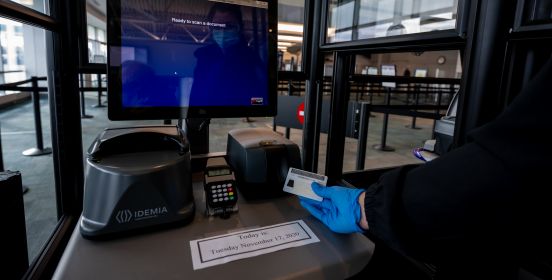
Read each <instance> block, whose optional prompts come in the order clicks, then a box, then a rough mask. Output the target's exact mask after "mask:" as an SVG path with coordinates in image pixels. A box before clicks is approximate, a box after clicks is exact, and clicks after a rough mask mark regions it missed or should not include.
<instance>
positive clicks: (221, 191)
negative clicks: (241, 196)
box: [207, 183, 237, 206]
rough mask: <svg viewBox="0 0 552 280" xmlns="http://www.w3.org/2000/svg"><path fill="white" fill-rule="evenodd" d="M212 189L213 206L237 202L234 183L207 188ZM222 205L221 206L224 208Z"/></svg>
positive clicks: (211, 199)
mask: <svg viewBox="0 0 552 280" xmlns="http://www.w3.org/2000/svg"><path fill="white" fill-rule="evenodd" d="M207 189H210V190H211V191H210V194H211V195H210V197H209V199H210V201H211V203H210V204H213V206H216V205H217V204H219V203H221V202H222V203H223V204H222V205H225V204H227V203H232V202H235V201H236V199H237V197H236V195H235V190H234V186H233V184H232V183H224V184H216V185H211V187H209V188H207ZM222 205H221V206H222Z"/></svg>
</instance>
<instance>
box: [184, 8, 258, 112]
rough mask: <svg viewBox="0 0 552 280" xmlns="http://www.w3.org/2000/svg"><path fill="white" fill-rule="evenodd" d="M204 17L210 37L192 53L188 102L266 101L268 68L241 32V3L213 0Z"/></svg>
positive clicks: (247, 103) (246, 103)
mask: <svg viewBox="0 0 552 280" xmlns="http://www.w3.org/2000/svg"><path fill="white" fill-rule="evenodd" d="M206 21H207V22H208V23H209V24H210V27H209V29H210V33H211V37H210V38H211V40H210V43H209V45H207V46H205V47H202V48H200V49H198V50H196V52H195V53H194V55H195V57H196V58H197V65H196V68H195V69H194V81H193V84H192V89H191V94H190V106H228V105H230V106H251V105H264V104H266V102H267V96H268V95H267V90H268V87H267V85H266V81H267V79H268V77H267V75H268V73H267V69H268V68H267V65H266V64H265V63H263V62H262V61H261V59H260V58H259V51H258V50H256V49H255V48H253V47H250V46H249V45H248V42H247V40H246V38H245V36H244V34H243V31H244V24H243V19H242V12H241V8H240V6H239V5H232V4H224V3H215V4H214V5H213V6H212V7H211V9H210V11H209V13H208V15H207V19H206Z"/></svg>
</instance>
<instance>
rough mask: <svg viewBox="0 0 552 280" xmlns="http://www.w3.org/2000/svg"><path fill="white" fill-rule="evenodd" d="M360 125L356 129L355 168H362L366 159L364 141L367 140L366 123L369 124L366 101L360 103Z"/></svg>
mask: <svg viewBox="0 0 552 280" xmlns="http://www.w3.org/2000/svg"><path fill="white" fill-rule="evenodd" d="M360 106H361V107H360V127H359V130H358V143H357V150H358V154H357V163H356V170H364V160H365V159H366V141H367V140H368V125H369V124H370V109H369V105H368V104H366V103H361V105H360Z"/></svg>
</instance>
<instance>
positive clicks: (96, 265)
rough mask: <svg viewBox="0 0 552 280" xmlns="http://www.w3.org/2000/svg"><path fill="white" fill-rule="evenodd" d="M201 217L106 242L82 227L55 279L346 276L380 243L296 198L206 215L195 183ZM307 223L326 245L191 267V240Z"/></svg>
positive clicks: (242, 205) (361, 265) (243, 205)
mask: <svg viewBox="0 0 552 280" xmlns="http://www.w3.org/2000/svg"><path fill="white" fill-rule="evenodd" d="M193 187H194V197H195V202H196V216H195V218H194V221H193V222H191V223H190V224H188V225H186V226H183V227H179V228H174V229H166V230H160V231H156V232H150V233H144V234H140V235H133V236H129V237H124V238H118V239H113V240H108V241H90V240H87V239H84V238H83V237H82V236H81V235H80V232H79V229H78V225H77V227H76V228H75V230H74V231H73V234H72V236H71V239H70V241H69V244H68V245H67V248H66V249H65V252H64V254H63V256H62V258H61V260H60V262H59V264H58V267H57V269H56V271H55V274H54V277H53V278H54V279H184V278H185V279H217V278H219V279H220V278H221V277H224V278H227V279H343V278H347V277H350V276H352V275H354V274H356V273H358V272H359V271H360V270H362V269H363V268H364V266H366V264H368V262H369V261H370V258H371V257H372V254H373V251H374V244H373V242H372V241H370V240H369V239H368V238H366V237H365V236H364V235H362V234H350V235H343V234H336V233H333V232H331V231H330V230H329V229H328V228H326V227H325V226H324V225H323V224H322V223H320V222H319V221H318V220H316V219H315V218H314V217H312V216H311V215H310V214H309V213H308V212H307V211H305V210H304V209H303V208H302V207H301V206H300V205H299V203H298V199H297V198H296V197H295V196H287V197H283V198H277V199H271V200H264V201H255V202H250V201H246V200H245V199H243V197H239V200H238V204H239V212H238V213H235V214H232V216H231V217H230V218H229V219H226V220H224V219H221V218H216V217H207V216H205V215H204V211H205V198H204V195H203V185H202V183H201V182H194V184H193ZM294 220H303V221H305V223H306V224H307V225H308V226H309V227H310V228H311V229H312V231H313V232H314V233H315V234H316V236H317V237H318V238H319V239H320V242H318V243H313V244H308V245H305V246H301V247H295V248H289V249H285V250H281V251H277V252H273V253H268V254H265V255H261V256H257V257H252V258H247V259H241V260H237V261H232V262H229V263H226V264H221V265H217V266H213V267H208V268H204V269H200V270H193V266H192V259H191V252H190V242H189V241H190V240H195V239H200V238H204V237H209V236H215V235H219V234H225V233H229V232H233V231H239V230H244V229H250V228H251V229H252V228H256V227H263V226H269V225H273V224H279V223H285V222H289V221H294Z"/></svg>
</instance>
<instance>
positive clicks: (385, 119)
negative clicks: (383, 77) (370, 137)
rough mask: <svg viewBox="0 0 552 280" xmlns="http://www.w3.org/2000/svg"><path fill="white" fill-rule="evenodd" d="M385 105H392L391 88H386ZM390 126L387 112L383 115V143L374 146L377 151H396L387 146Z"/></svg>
mask: <svg viewBox="0 0 552 280" xmlns="http://www.w3.org/2000/svg"><path fill="white" fill-rule="evenodd" d="M385 105H387V106H389V105H391V88H389V87H386V95H385ZM388 124H389V113H387V112H385V113H383V129H382V131H381V142H380V144H376V145H374V146H373V148H374V149H375V150H379V151H384V152H392V151H394V150H395V148H393V147H390V146H387V145H386V142H387V126H388Z"/></svg>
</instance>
